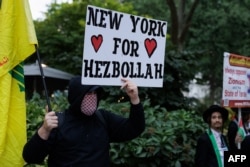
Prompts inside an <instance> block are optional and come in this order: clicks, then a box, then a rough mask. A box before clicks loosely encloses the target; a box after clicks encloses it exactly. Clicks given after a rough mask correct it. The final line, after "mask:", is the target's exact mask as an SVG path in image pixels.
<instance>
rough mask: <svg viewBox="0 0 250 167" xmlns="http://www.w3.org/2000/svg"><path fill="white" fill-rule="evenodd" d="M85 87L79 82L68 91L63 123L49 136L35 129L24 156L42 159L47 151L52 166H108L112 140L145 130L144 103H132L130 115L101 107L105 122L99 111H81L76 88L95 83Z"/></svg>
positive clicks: (35, 160) (130, 136) (125, 138)
mask: <svg viewBox="0 0 250 167" xmlns="http://www.w3.org/2000/svg"><path fill="white" fill-rule="evenodd" d="M77 82H79V81H77ZM73 83H74V84H77V83H76V82H73ZM74 84H73V86H74ZM78 84H79V83H78ZM73 86H72V85H71V86H70V87H69V89H72V88H73ZM85 88H87V89H83V88H79V86H78V87H77V86H76V87H75V88H74V91H72V90H71V91H69V93H70V92H71V93H72V92H73V94H69V102H70V107H69V109H68V110H66V111H65V118H64V123H63V125H62V126H61V127H60V128H58V129H54V130H53V131H52V132H51V134H50V136H49V139H48V140H43V139H41V138H40V137H39V135H38V134H37V133H36V134H35V135H34V136H33V137H32V138H31V139H30V141H29V142H28V143H27V144H26V145H25V146H24V149H23V158H24V160H25V161H26V162H28V163H41V162H43V161H44V159H45V157H46V156H47V155H48V166H49V167H69V166H73V167H102V166H103V167H108V166H110V162H109V160H110V159H109V147H110V145H109V144H110V143H111V142H123V141H128V140H131V139H134V138H136V137H137V136H139V135H140V134H141V133H142V132H143V130H144V129H145V119H144V110H143V106H142V105H141V103H139V104H137V105H132V104H131V109H130V115H129V118H124V117H121V116H119V115H116V114H114V113H111V112H109V111H106V110H100V113H101V114H102V115H103V118H104V120H105V122H106V124H105V125H104V124H103V122H102V121H101V120H100V118H98V116H97V115H96V114H94V115H92V116H85V115H83V114H82V113H81V112H80V105H81V102H80V101H81V100H80V99H82V98H83V96H82V95H78V94H79V92H77V91H76V90H75V89H77V90H78V91H80V92H81V94H86V93H87V92H89V91H90V90H92V88H93V86H88V87H85ZM95 89H96V88H95ZM77 106H78V107H77Z"/></svg>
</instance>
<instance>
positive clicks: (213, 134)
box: [195, 105, 228, 167]
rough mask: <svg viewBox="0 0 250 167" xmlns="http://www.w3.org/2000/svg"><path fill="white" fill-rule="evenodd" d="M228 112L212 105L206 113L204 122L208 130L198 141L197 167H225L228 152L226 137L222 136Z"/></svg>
mask: <svg viewBox="0 0 250 167" xmlns="http://www.w3.org/2000/svg"><path fill="white" fill-rule="evenodd" d="M227 119H228V111H227V110H226V109H225V108H224V107H221V106H219V105H211V106H210V107H209V108H208V109H207V110H206V111H205V112H204V113H203V120H204V121H205V122H206V123H207V124H208V126H209V128H208V130H207V131H206V132H205V133H203V134H202V135H201V136H200V137H199V138H198V141H197V146H196V153H195V167H223V166H224V163H223V159H224V151H227V150H228V144H227V140H226V137H225V136H224V135H223V134H222V130H223V124H224V122H225V121H226V120H227Z"/></svg>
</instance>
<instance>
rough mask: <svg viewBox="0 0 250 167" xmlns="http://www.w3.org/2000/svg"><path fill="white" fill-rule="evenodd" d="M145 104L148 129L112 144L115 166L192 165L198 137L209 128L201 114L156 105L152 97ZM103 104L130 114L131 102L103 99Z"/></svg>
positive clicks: (112, 109)
mask: <svg viewBox="0 0 250 167" xmlns="http://www.w3.org/2000/svg"><path fill="white" fill-rule="evenodd" d="M143 105H144V109H145V117H146V130H145V131H144V132H143V133H142V134H141V135H140V137H138V138H136V139H134V140H132V141H129V142H126V143H113V144H111V152H110V155H111V159H112V162H113V166H138V167H140V166H143V167H147V166H148V167H153V166H155V167H159V166H166V164H168V166H172V167H177V166H180V165H185V166H190V167H192V166H193V160H194V154H195V146H196V141H197V139H198V137H199V135H200V134H201V133H203V132H204V130H205V128H206V125H205V124H204V122H203V120H202V119H201V117H200V116H199V115H197V114H196V113H195V112H194V111H185V110H176V111H171V112H168V111H166V109H165V108H162V107H160V106H154V107H152V106H151V105H150V101H149V100H146V101H144V102H143ZM101 107H103V108H107V109H109V110H111V111H113V112H115V111H116V112H117V113H118V114H121V115H124V116H128V114H129V112H128V111H129V103H128V102H126V103H117V104H114V105H110V103H106V102H105V101H102V102H101Z"/></svg>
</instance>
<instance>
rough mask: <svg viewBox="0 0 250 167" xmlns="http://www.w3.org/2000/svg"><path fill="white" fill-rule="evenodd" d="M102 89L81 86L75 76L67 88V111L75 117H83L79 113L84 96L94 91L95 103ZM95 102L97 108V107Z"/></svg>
mask: <svg viewBox="0 0 250 167" xmlns="http://www.w3.org/2000/svg"><path fill="white" fill-rule="evenodd" d="M101 90H102V88H101V87H100V86H98V85H82V83H81V77H80V76H77V77H74V78H72V79H71V80H70V82H69V88H68V101H69V104H70V106H69V111H70V113H73V114H74V115H76V116H83V115H84V114H83V113H82V112H81V103H82V100H83V98H84V96H85V95H86V94H87V93H88V92H91V91H96V93H97V101H98V102H99V100H100V93H101ZM98 102H97V107H98ZM97 107H96V108H97Z"/></svg>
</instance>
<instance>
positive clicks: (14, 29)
mask: <svg viewBox="0 0 250 167" xmlns="http://www.w3.org/2000/svg"><path fill="white" fill-rule="evenodd" d="M34 44H37V38H36V34H35V29H34V25H33V21H32V17H31V12H30V8H29V2H28V0H0V99H1V100H0V166H1V167H23V165H24V160H23V158H22V149H23V146H24V144H25V143H26V138H27V137H26V104H25V87H24V74H23V67H22V63H21V62H23V60H25V59H26V58H27V57H28V56H30V55H32V54H33V53H34V52H35V45H34Z"/></svg>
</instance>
